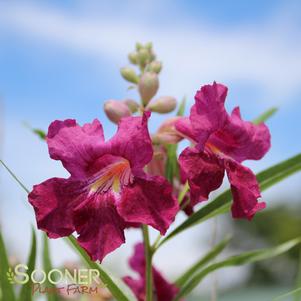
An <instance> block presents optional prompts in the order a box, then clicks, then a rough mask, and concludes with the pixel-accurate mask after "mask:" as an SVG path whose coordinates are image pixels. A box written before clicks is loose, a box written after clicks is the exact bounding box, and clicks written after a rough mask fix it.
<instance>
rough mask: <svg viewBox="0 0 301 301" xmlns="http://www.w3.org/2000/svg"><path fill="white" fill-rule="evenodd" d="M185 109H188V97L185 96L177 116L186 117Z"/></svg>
mask: <svg viewBox="0 0 301 301" xmlns="http://www.w3.org/2000/svg"><path fill="white" fill-rule="evenodd" d="M185 107H186V97H185V96H184V97H183V99H182V101H181V103H180V106H179V109H178V112H177V116H183V115H184V113H185Z"/></svg>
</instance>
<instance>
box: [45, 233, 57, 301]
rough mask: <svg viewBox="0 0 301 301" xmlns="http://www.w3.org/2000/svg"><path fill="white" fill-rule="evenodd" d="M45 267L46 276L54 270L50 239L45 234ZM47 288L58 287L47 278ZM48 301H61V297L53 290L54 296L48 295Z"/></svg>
mask: <svg viewBox="0 0 301 301" xmlns="http://www.w3.org/2000/svg"><path fill="white" fill-rule="evenodd" d="M43 267H44V272H45V273H46V275H47V274H48V273H49V272H50V271H51V270H52V263H51V259H50V251H49V244H48V237H47V235H46V234H43ZM45 286H47V287H50V288H55V287H56V286H55V285H54V284H52V283H51V282H50V281H49V280H48V279H47V278H46V281H45ZM47 300H48V301H59V296H58V295H57V293H56V291H55V290H53V293H52V294H47Z"/></svg>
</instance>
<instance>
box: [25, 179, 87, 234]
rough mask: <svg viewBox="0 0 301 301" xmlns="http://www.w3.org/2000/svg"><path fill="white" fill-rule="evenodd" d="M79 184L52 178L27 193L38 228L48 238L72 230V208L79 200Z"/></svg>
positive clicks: (69, 232) (68, 232)
mask: <svg viewBox="0 0 301 301" xmlns="http://www.w3.org/2000/svg"><path fill="white" fill-rule="evenodd" d="M80 195H81V184H80V183H78V182H74V181H71V180H67V179H60V178H52V179H49V180H47V181H45V182H43V183H41V184H39V185H35V186H34V187H33V190H32V192H31V193H30V194H29V195H28V200H29V202H30V204H31V205H32V206H33V207H34V210H35V214H36V220H37V225H38V228H39V229H41V230H43V231H45V232H46V233H47V235H48V236H49V237H50V238H58V237H62V236H68V235H70V234H71V233H72V232H74V230H75V229H74V225H73V217H72V214H73V209H74V208H75V206H76V205H77V204H78V203H79V202H80V201H81V196H80Z"/></svg>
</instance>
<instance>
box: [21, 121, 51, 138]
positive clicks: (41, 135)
mask: <svg viewBox="0 0 301 301" xmlns="http://www.w3.org/2000/svg"><path fill="white" fill-rule="evenodd" d="M24 126H25V127H27V128H28V129H29V130H30V131H31V132H33V133H34V134H36V135H37V136H38V137H39V138H40V139H41V140H45V139H46V132H45V131H43V130H41V129H37V128H33V127H32V126H31V125H30V124H29V123H27V122H24Z"/></svg>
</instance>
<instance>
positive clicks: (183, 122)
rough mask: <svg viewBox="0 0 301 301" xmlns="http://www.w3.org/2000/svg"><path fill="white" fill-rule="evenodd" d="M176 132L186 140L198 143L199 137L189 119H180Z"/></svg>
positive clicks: (177, 122) (176, 125)
mask: <svg viewBox="0 0 301 301" xmlns="http://www.w3.org/2000/svg"><path fill="white" fill-rule="evenodd" d="M175 127H176V130H177V131H178V132H179V133H180V134H181V135H182V136H183V137H184V138H186V139H188V140H191V141H192V142H194V143H195V142H196V141H197V136H196V134H195V132H194V129H193V127H192V124H191V121H190V119H189V117H182V118H180V119H178V120H177V121H176V123H175Z"/></svg>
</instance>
